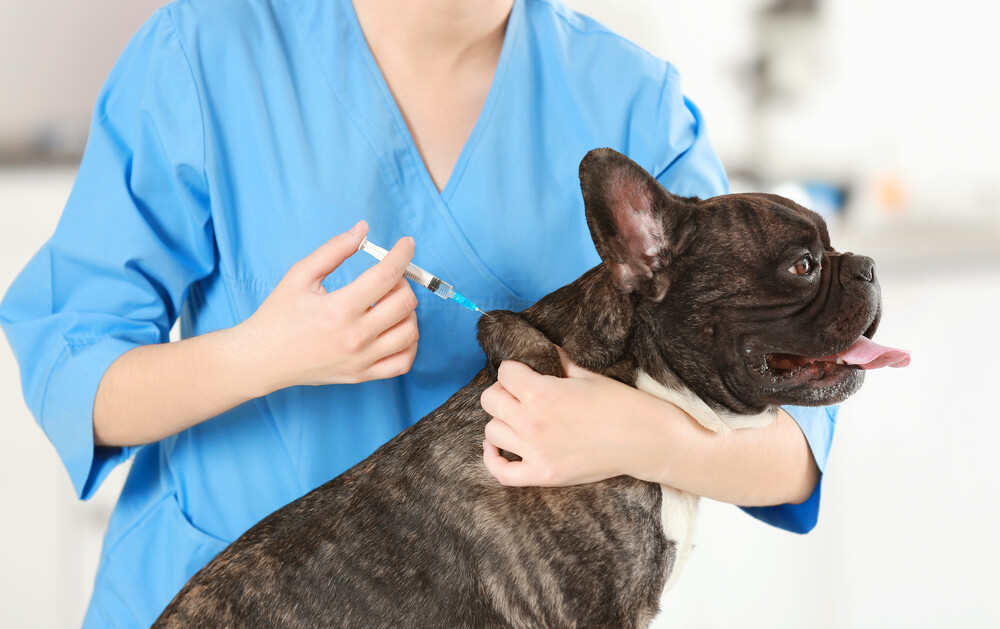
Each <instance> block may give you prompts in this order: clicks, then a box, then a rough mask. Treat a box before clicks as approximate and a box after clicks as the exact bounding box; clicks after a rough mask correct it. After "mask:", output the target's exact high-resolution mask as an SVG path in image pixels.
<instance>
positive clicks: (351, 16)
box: [338, 0, 521, 203]
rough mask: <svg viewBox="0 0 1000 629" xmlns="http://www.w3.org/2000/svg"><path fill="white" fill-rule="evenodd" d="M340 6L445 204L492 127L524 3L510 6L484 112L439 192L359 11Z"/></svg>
mask: <svg viewBox="0 0 1000 629" xmlns="http://www.w3.org/2000/svg"><path fill="white" fill-rule="evenodd" d="M338 4H339V5H341V7H342V10H343V17H344V18H345V20H346V22H347V24H348V25H349V27H350V30H351V35H352V37H353V39H354V44H355V46H356V49H357V50H358V52H359V53H360V55H361V57H362V61H363V62H364V64H365V67H366V69H367V70H368V72H369V74H370V75H371V77H372V80H373V81H374V82H375V84H376V85H377V87H378V90H379V93H380V94H381V96H382V100H383V102H384V104H385V107H386V109H387V110H388V112H389V113H390V115H391V117H392V122H393V124H394V126H395V127H396V131H397V133H398V134H399V135H400V136H401V137H402V139H403V141H404V142H405V144H406V150H407V152H408V153H409V154H410V156H411V157H412V159H414V160H416V162H417V164H418V166H419V170H420V172H421V179H422V180H423V183H424V185H426V186H429V187H430V189H431V192H432V193H433V194H434V195H435V196H438V197H440V198H441V200H442V201H444V202H445V203H447V202H448V200H449V199H450V198H451V196H452V194H453V193H454V190H455V188H456V187H457V186H458V183H459V181H460V180H461V178H462V173H463V172H464V171H465V168H466V166H467V165H468V162H469V160H470V158H471V155H472V153H474V152H475V148H476V145H477V144H478V142H479V138H480V137H481V136H482V134H483V131H484V130H485V129H486V128H487V127H488V125H489V120H490V117H491V116H492V113H493V110H494V107H495V104H496V101H497V99H498V98H499V96H498V95H499V93H500V91H501V90H502V88H503V85H504V78H505V76H506V71H507V66H508V62H509V59H510V57H511V54H512V53H511V49H512V48H513V41H514V39H515V37H516V34H517V32H518V30H519V26H520V19H521V18H520V16H521V11H520V4H521V0H514V2H513V5H512V6H511V10H510V15H509V16H508V18H507V27H506V29H505V30H504V38H503V45H502V46H501V48H500V57H499V59H498V60H497V67H496V70H494V72H493V80H492V81H491V83H490V89H489V91H488V92H487V94H486V101H485V102H484V103H483V106H482V109H481V110H480V111H479V115H478V116H477V118H476V123H475V125H473V127H472V131H471V132H470V133H469V136H468V137H467V138H466V139H465V143H464V144H463V145H462V150H461V152H460V153H459V155H458V160H457V161H456V162H455V165H454V166H453V167H452V169H451V173H449V175H448V181H447V182H446V183H445V187H444V189H443V190H441V191H440V192H439V191H438V189H437V185H436V184H435V183H434V179H433V178H432V177H431V174H430V171H429V170H428V169H427V164H426V162H424V159H423V157H422V156H421V155H420V151H419V150H418V149H417V143H416V142H415V141H414V139H413V134H412V133H411V131H410V128H409V126H408V125H407V124H406V119H405V118H404V117H403V112H402V111H401V110H400V109H399V104H398V103H397V102H396V99H395V98H394V97H393V95H392V91H391V90H390V89H389V84H388V83H387V82H386V80H385V76H384V75H383V74H382V71H381V69H380V68H379V67H378V62H377V61H376V60H375V56H374V55H373V54H372V51H371V47H370V46H369V45H368V41H367V39H365V36H364V32H363V31H362V29H361V22H360V21H359V20H358V15H357V12H356V11H355V9H354V3H353V1H352V0H343V1H342V2H338Z"/></svg>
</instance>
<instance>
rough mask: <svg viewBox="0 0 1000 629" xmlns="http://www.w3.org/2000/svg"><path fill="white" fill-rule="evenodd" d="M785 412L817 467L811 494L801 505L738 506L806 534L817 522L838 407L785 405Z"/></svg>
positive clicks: (793, 530) (772, 524)
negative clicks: (805, 443) (817, 473)
mask: <svg viewBox="0 0 1000 629" xmlns="http://www.w3.org/2000/svg"><path fill="white" fill-rule="evenodd" d="M783 408H784V409H785V412H787V413H788V414H789V415H791V416H792V418H793V419H794V420H795V422H796V423H797V424H798V425H799V428H801V429H802V434H804V435H805V437H806V441H807V442H808V443H809V448H810V450H812V454H813V458H814V459H815V460H816V465H817V466H818V467H819V471H820V477H819V480H818V481H817V482H816V488H815V489H814V490H813V493H812V495H811V496H809V498H808V499H806V501H805V502H803V503H801V504H791V503H788V504H782V505H775V506H773V507H741V508H742V509H743V510H744V511H746V512H747V513H749V514H750V515H752V516H753V517H755V518H757V519H758V520H761V521H762V522H766V523H767V524H770V525H771V526H776V527H778V528H782V529H785V530H786V531H791V532H793V533H808V532H809V531H811V530H813V528H815V527H816V523H817V522H818V521H819V503H820V495H821V493H822V488H823V472H824V470H825V469H826V461H827V458H828V457H829V455H830V445H831V443H832V442H833V429H834V426H835V425H836V423H837V412H838V411H839V409H840V407H839V406H829V407H812V406H785V407H783Z"/></svg>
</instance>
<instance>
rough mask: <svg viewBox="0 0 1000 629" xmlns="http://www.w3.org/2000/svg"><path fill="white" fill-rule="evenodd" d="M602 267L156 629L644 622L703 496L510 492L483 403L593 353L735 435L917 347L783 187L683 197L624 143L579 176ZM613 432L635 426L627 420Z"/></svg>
mask: <svg viewBox="0 0 1000 629" xmlns="http://www.w3.org/2000/svg"><path fill="white" fill-rule="evenodd" d="M580 181H581V188H582V191H583V197H584V202H585V208H586V217H587V223H588V225H589V227H590V230H591V234H592V236H593V238H594V243H595V245H596V247H597V251H598V253H599V254H600V255H601V258H602V260H603V262H602V263H601V264H600V265H598V266H597V267H595V268H593V269H591V270H590V271H588V272H587V273H585V274H584V275H583V276H582V277H580V278H579V279H578V280H576V281H575V282H573V283H571V284H568V285H567V286H564V287H563V288H560V289H559V290H557V291H555V292H553V293H551V294H549V295H547V296H546V297H544V298H542V299H541V300H539V301H538V302H537V303H536V304H535V305H533V306H532V307H530V308H528V309H527V310H525V311H523V312H519V313H514V312H509V311H494V312H492V313H491V315H492V318H490V319H486V318H484V319H481V320H480V322H479V333H478V339H479V342H480V344H481V345H482V347H483V349H484V350H485V352H486V355H487V360H488V362H487V365H486V366H485V368H484V369H483V370H482V371H481V372H480V373H479V374H478V375H477V376H476V377H475V378H474V379H473V381H472V382H470V383H469V384H468V385H467V386H465V387H463V388H462V389H461V390H459V391H458V392H457V393H455V395H454V396H452V398H451V399H449V400H448V401H447V402H446V403H445V404H444V405H443V406H441V407H440V408H438V409H437V410H435V411H434V412H432V413H431V414H430V415H428V416H427V417H425V418H424V419H422V420H421V421H419V422H418V423H417V424H415V425H414V426H412V427H411V428H409V429H407V430H406V431H404V432H403V433H401V434H400V435H399V436H397V437H396V438H395V439H393V440H392V441H390V442H389V443H387V444H385V445H384V446H383V447H382V448H380V449H379V450H378V451H377V452H375V453H374V454H373V455H372V456H370V457H369V458H368V459H366V460H364V461H362V462H361V463H359V464H358V465H357V466H355V467H354V468H352V469H350V470H348V471H347V472H345V473H344V474H342V475H341V476H339V477H337V478H335V479H333V480H331V481H330V482H328V483H327V484H325V485H323V486H321V487H319V488H318V489H316V490H314V491H312V492H311V493H309V494H307V495H306V496H304V497H302V498H301V499H299V500H296V501H295V502H293V503H291V504H289V505H287V506H285V507H283V508H281V509H279V510H278V511H276V512H274V513H273V514H271V515H270V516H268V517H267V518H265V519H264V520H262V521H261V522H259V523H258V524H257V525H255V526H254V527H253V528H251V529H250V530H249V531H247V532H246V533H245V534H244V535H243V536H242V537H240V538H239V539H238V540H236V541H235V542H234V543H233V544H232V545H230V546H229V547H228V548H227V549H225V550H224V551H223V552H222V553H220V554H219V555H218V556H217V557H216V558H215V559H214V560H213V561H212V562H210V563H209V564H208V565H207V566H205V567H204V568H203V569H202V570H201V571H200V572H198V573H197V574H196V575H195V576H194V577H192V579H191V580H190V581H189V582H188V584H187V585H186V586H185V587H184V589H183V590H182V591H181V592H180V593H179V594H178V595H177V597H176V598H175V599H174V601H173V602H171V604H170V605H169V606H168V607H167V609H166V610H165V611H164V612H163V614H162V615H161V617H160V619H159V620H158V621H157V623H156V625H154V626H156V627H182V626H183V627H235V626H240V627H245V626H268V627H300V626H301V627H323V626H329V627H404V626H410V627H413V626H426V625H427V624H428V623H429V624H432V625H434V626H447V627H593V626H604V627H644V626H647V625H648V624H649V622H650V621H651V620H652V618H653V616H654V615H655V613H656V611H657V609H658V604H659V599H660V596H661V594H662V593H663V591H664V589H665V588H666V587H669V585H670V583H671V582H672V581H673V579H674V578H675V577H676V575H677V574H678V573H679V567H680V564H682V563H683V559H684V558H685V557H686V555H687V553H688V551H689V549H690V538H689V533H690V530H691V520H692V519H693V518H694V514H695V511H696V504H697V499H696V498H695V497H694V496H691V495H688V494H683V493H681V492H678V491H675V490H672V489H670V488H661V487H660V486H658V485H655V484H651V483H647V482H643V481H639V480H636V479H632V478H628V477H618V478H614V479H611V480H607V481H602V482H599V483H592V484H589V485H582V486H576V487H566V488H512V487H505V486H501V485H500V484H499V483H497V482H496V480H495V479H494V478H493V477H492V476H491V475H490V474H489V473H488V472H487V470H486V469H485V467H484V465H483V462H482V443H483V427H484V425H485V424H486V422H487V421H488V420H489V416H488V415H487V414H486V413H485V412H484V411H483V410H482V408H481V407H480V405H479V397H480V394H481V393H482V391H483V390H484V389H485V388H487V387H488V386H489V385H490V384H492V383H493V382H495V380H496V371H497V367H498V365H499V363H500V361H502V360H505V359H515V360H518V361H521V362H524V363H526V364H527V365H529V366H530V367H532V368H533V369H535V370H536V371H539V372H541V373H545V374H549V375H562V368H561V363H560V360H559V354H558V352H557V350H556V346H561V347H562V348H564V349H565V351H566V352H567V353H568V354H569V356H570V357H571V358H572V359H573V361H574V362H576V363H578V364H579V365H581V366H582V367H584V368H586V369H589V370H591V371H595V372H599V373H602V374H605V375H609V376H611V377H614V378H616V379H618V380H620V381H622V382H624V383H626V384H629V385H632V386H636V387H638V388H641V389H643V390H646V391H649V392H651V393H653V394H655V395H658V396H660V397H663V398H665V399H669V400H670V401H672V402H674V403H676V404H678V405H680V406H681V407H682V408H683V409H684V410H686V411H687V412H688V413H689V414H691V416H692V417H694V418H695V419H696V420H697V421H699V422H700V423H702V424H703V425H705V426H706V427H707V428H709V429H711V430H715V431H725V430H732V429H737V428H740V427H745V426H759V425H764V424H766V423H768V422H769V421H771V420H772V419H773V417H774V415H775V412H776V410H777V407H778V405H780V404H799V405H827V404H833V403H836V402H840V401H842V400H844V399H845V398H847V397H848V396H849V395H851V394H852V393H854V392H855V391H856V390H857V389H858V387H860V386H861V383H862V381H863V378H864V372H865V370H866V369H870V368H875V367H879V366H885V365H897V366H902V365H905V363H906V362H908V360H909V358H908V355H907V354H906V353H905V352H902V351H900V350H894V349H891V348H887V347H883V346H880V345H877V344H876V343H874V342H873V341H871V337H872V335H873V334H874V332H875V329H876V327H877V325H878V321H879V317H880V314H881V298H880V291H879V286H878V282H877V280H876V278H875V273H874V266H873V263H872V261H871V260H870V259H869V258H866V257H864V256H858V255H854V254H850V253H838V252H836V251H835V250H834V249H833V248H832V246H831V243H830V239H829V235H828V233H827V230H826V226H825V224H824V222H823V220H822V219H821V218H820V217H819V216H818V215H816V214H814V213H813V212H811V211H809V210H807V209H805V208H803V207H801V206H799V205H797V204H795V203H793V202H792V201H790V200H788V199H784V198H781V197H778V196H773V195H763V194H738V195H725V196H721V197H715V198H712V199H704V200H702V199H696V198H681V197H677V196H674V195H672V194H670V193H669V192H667V191H666V190H665V189H663V188H662V187H661V186H660V184H659V183H658V182H657V181H656V180H655V179H654V178H653V177H651V176H650V175H649V174H648V173H646V172H645V171H644V170H643V169H642V168H641V167H639V166H638V165H636V164H635V163H633V162H632V161H630V160H629V159H628V158H626V157H625V156H623V155H621V154H619V153H616V152H614V151H612V150H610V149H598V150H595V151H591V152H590V153H589V154H588V155H587V156H586V157H585V158H584V160H583V162H582V163H581V165H580ZM608 421H609V422H611V421H614V418H613V417H609V418H608Z"/></svg>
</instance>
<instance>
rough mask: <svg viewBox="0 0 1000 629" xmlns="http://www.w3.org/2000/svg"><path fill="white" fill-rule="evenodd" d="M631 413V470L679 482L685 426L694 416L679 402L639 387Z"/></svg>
mask: <svg viewBox="0 0 1000 629" xmlns="http://www.w3.org/2000/svg"><path fill="white" fill-rule="evenodd" d="M630 409H631V412H630V413H629V420H628V422H629V424H630V432H631V433H632V438H631V442H632V444H633V448H632V450H631V453H630V454H631V456H628V457H626V458H625V465H626V468H627V470H628V471H627V472H626V473H627V474H628V475H629V476H632V477H634V478H638V479H639V480H644V481H647V482H651V483H659V484H661V485H668V486H671V487H674V486H676V484H677V479H678V478H679V476H680V475H679V472H678V468H680V467H682V466H683V465H684V460H685V449H686V448H685V442H686V440H687V439H689V438H690V435H688V434H686V431H685V430H682V428H685V427H686V424H688V423H689V422H692V421H693V420H692V419H691V418H690V417H689V416H688V415H687V413H685V412H684V411H682V410H681V409H680V408H678V407H677V406H676V405H674V404H672V403H670V402H667V401H664V400H661V399H659V398H657V397H654V396H652V395H649V394H648V393H645V392H642V391H639V392H638V395H637V396H636V398H635V400H634V402H633V404H632V405H630Z"/></svg>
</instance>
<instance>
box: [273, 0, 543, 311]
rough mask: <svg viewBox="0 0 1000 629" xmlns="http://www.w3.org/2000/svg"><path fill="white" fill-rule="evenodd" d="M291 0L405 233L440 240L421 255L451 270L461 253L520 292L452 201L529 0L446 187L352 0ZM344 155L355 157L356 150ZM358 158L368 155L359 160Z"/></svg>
mask: <svg viewBox="0 0 1000 629" xmlns="http://www.w3.org/2000/svg"><path fill="white" fill-rule="evenodd" d="M287 1H288V2H289V3H290V4H293V5H294V6H295V9H296V11H295V12H296V13H297V18H298V22H299V28H300V29H301V32H302V34H303V37H304V38H305V40H306V41H307V42H308V44H309V46H310V47H311V48H312V49H313V53H314V54H315V56H316V60H317V61H318V62H319V66H320V68H321V70H322V72H323V73H324V75H325V76H326V79H327V83H328V85H329V87H330V89H331V91H332V94H333V95H334V97H335V99H336V101H337V103H338V104H339V106H340V108H341V109H342V111H341V112H339V113H338V114H336V115H343V116H344V117H345V118H344V119H345V120H346V121H348V122H349V123H350V124H351V125H352V126H353V127H354V128H355V129H356V130H357V131H358V133H359V136H360V137H361V138H363V141H364V142H365V143H367V145H368V147H370V149H371V151H372V155H373V156H374V157H375V159H376V162H377V165H378V169H379V172H380V173H381V174H382V177H383V181H384V182H385V185H386V188H387V191H389V192H390V193H391V194H392V196H393V197H394V198H395V205H394V208H393V213H394V220H395V222H396V223H397V224H399V225H405V229H406V232H405V233H410V234H418V235H419V236H420V238H421V242H425V243H435V244H436V245H437V246H436V247H435V246H431V247H427V246H425V247H422V248H421V250H420V251H421V253H420V256H421V260H425V261H426V265H427V268H434V269H435V270H438V272H445V271H446V270H447V269H449V267H451V268H454V265H455V264H456V261H457V260H462V261H463V262H464V266H467V267H468V268H469V269H471V270H474V271H475V273H476V275H477V276H478V277H480V278H481V279H482V281H484V282H485V283H486V284H485V285H486V286H489V287H490V288H489V289H487V290H488V292H490V293H493V294H502V295H507V296H508V297H510V298H519V296H518V295H517V294H516V293H515V292H514V291H513V290H511V289H510V287H508V286H507V285H506V284H505V283H504V281H503V280H502V279H501V278H499V277H498V276H496V275H495V274H494V273H493V272H492V271H491V270H490V268H489V266H488V265H487V264H486V263H485V262H484V261H483V260H481V259H480V258H479V254H478V253H477V251H476V250H475V247H474V246H473V244H472V243H471V242H470V241H469V239H468V237H467V236H466V234H465V233H464V231H463V230H462V228H461V226H460V222H459V221H458V220H456V217H455V215H454V214H453V213H452V210H451V208H450V207H449V206H448V201H449V200H450V199H451V198H452V197H453V196H454V194H455V191H456V189H457V188H458V186H459V184H460V183H461V180H462V176H463V174H464V173H465V171H466V170H468V168H469V166H470V164H471V163H472V162H473V160H472V158H473V156H474V154H475V149H476V146H477V144H478V143H479V141H480V140H481V138H482V137H483V135H484V134H485V132H486V131H487V130H488V129H489V122H490V118H491V117H492V116H493V113H494V111H495V110H496V109H497V105H498V102H500V101H502V99H501V96H502V93H503V91H504V89H503V88H504V84H505V77H506V76H507V75H508V74H509V73H510V72H512V70H510V69H509V66H511V65H512V64H513V60H514V59H518V58H521V55H518V54H517V51H518V49H517V47H518V46H519V45H520V43H518V38H519V34H520V31H521V30H523V28H524V15H523V13H524V11H525V8H524V1H523V0H514V3H513V6H512V8H511V13H510V17H509V18H508V20H507V29H506V31H505V32H504V42H503V46H502V48H501V50H500V58H499V60H498V61H497V69H496V71H495V72H494V75H493V82H492V84H491V85H490V90H489V92H488V93H487V96H486V102H485V103H484V104H483V108H482V110H481V111H480V113H479V117H478V119H477V120H476V124H475V126H474V127H473V129H472V132H471V133H470V135H469V137H468V138H467V139H466V142H465V145H464V146H463V147H462V151H461V153H460V154H459V158H458V161H457V162H456V163H455V167H454V168H453V169H452V172H451V175H450V176H449V178H448V183H447V184H446V185H445V188H444V190H443V191H440V192H439V191H438V189H437V186H436V185H434V181H433V179H432V178H431V176H430V173H429V172H428V170H427V167H426V165H425V164H424V161H423V159H422V158H421V156H420V152H419V151H418V150H417V147H416V144H415V143H414V142H413V137H412V136H411V134H410V132H409V129H408V128H407V126H406V124H405V122H404V119H403V115H402V113H401V112H400V110H399V107H398V106H397V105H396V101H395V99H393V97H392V94H391V92H390V91H389V87H388V85H387V84H386V82H385V79H384V78H383V77H382V73H381V71H380V70H379V68H378V65H377V64H376V63H375V58H374V57H373V56H372V54H371V51H370V49H369V48H368V43H367V41H365V39H364V35H363V33H362V31H361V25H360V23H358V21H357V16H356V14H355V13H354V7H353V4H352V3H351V0H287ZM332 113H333V112H331V114H332ZM344 157H345V159H352V157H351V156H348V155H345V156H344ZM357 158H360V156H357V157H354V158H353V159H357ZM439 248H440V250H438V249H439ZM453 272H454V271H453ZM496 307H507V306H501V305H497V306H496Z"/></svg>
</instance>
